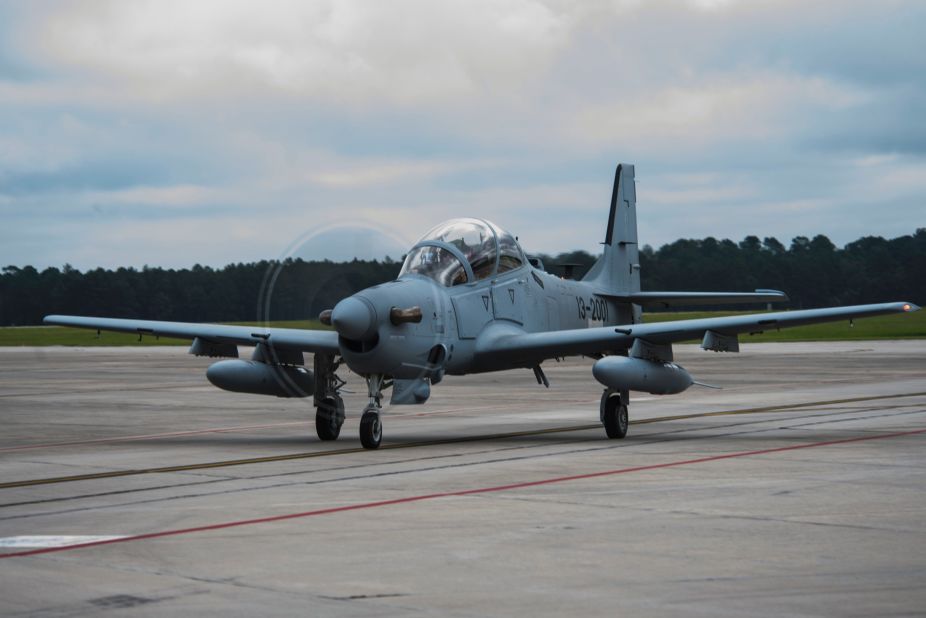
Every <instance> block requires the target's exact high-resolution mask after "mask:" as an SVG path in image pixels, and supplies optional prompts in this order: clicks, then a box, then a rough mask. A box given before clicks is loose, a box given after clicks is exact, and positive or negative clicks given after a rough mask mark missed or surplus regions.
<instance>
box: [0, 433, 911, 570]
mask: <svg viewBox="0 0 926 618" xmlns="http://www.w3.org/2000/svg"><path fill="white" fill-rule="evenodd" d="M922 433H926V429H916V430H912V431H898V432H895V433H887V434H879V435H874V436H860V437H857V438H845V439H843V440H827V441H825V442H811V443H809V444H793V445H791V446H780V447H776V448H767V449H759V450H755V451H739V452H736V453H727V454H726V455H711V456H709V457H699V458H697V459H684V460H680V461H668V462H664V463H658V464H649V465H645V466H634V467H631V468H618V469H616V470H603V471H601V472H589V473H586V474H575V475H572V476H558V477H553V478H547V479H541V480H538V481H525V482H520V483H511V484H508V485H495V486H492V487H480V488H476V489H461V490H458V491H446V492H438V493H432V494H422V495H418V496H406V497H404V498H394V499H392V500H379V501H376V502H361V503H359V504H350V505H347V506H335V507H330V508H326V509H317V510H314V511H304V512H301V513H288V514H285V515H272V516H270V517H259V518H257V519H243V520H239V521H229V522H224V523H219V524H209V525H206V526H196V527H194V528H179V529H177V530H164V531H161V532H148V533H146V534H136V535H134V536H126V537H122V538H119V539H111V540H108V541H92V542H90V543H77V544H74V545H64V546H61V547H44V548H41V549H30V550H27V551H21V552H15V553H9V554H0V559H3V558H17V557H22V556H36V555H39V554H50V553H56V552H61V551H70V550H72V549H80V548H83V547H96V546H99V545H111V544H113V543H128V542H130V541H143V540H145V539H157V538H161V537H166V536H177V535H181V534H192V533H194V532H207V531H210V530H221V529H223V528H237V527H238V526H251V525H255V524H266V523H270V522H275V521H284V520H287V519H300V518H303V517H315V516H317V515H330V514H332V513H345V512H347V511H359V510H363V509H375V508H380V507H384V506H394V505H397V504H407V503H410V502H423V501H425V500H434V499H437V498H451V497H454V496H470V495H474V494H486V493H492V492H497V491H512V490H515V489H524V488H526V487H537V486H540V485H552V484H554V483H566V482H569V481H580V480H586V479H594V478H601V477H605V476H615V475H618V474H629V473H631V472H644V471H647V470H659V469H662V468H675V467H679V466H690V465H694V464H701V463H709V462H712V461H722V460H724V459H735V458H738V457H752V456H756V455H769V454H772V453H784V452H787V451H796V450H800V449H807V448H816V447H820V446H834V445H837V444H851V443H853V442H866V441H869V440H884V439H886V438H899V437H902V436H913V435H917V434H922Z"/></svg>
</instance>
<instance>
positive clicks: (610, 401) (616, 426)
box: [601, 391, 630, 440]
mask: <svg viewBox="0 0 926 618" xmlns="http://www.w3.org/2000/svg"><path fill="white" fill-rule="evenodd" d="M601 422H602V423H603V424H604V430H605V433H607V434H608V437H609V438H611V439H612V440H614V439H620V438H623V437H624V436H626V435H627V427H628V426H629V425H630V415H629V414H628V412H627V405H626V404H625V403H624V402H623V401H622V400H621V395H620V393H614V392H611V391H605V393H604V395H602V396H601Z"/></svg>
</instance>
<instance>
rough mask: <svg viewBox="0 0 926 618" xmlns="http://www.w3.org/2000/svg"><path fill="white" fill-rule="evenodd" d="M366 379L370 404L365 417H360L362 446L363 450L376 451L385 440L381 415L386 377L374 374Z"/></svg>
mask: <svg viewBox="0 0 926 618" xmlns="http://www.w3.org/2000/svg"><path fill="white" fill-rule="evenodd" d="M366 378H367V393H368V394H369V395H370V403H368V404H367V407H365V408H364V409H363V416H361V417H360V444H362V445H363V448H369V449H374V448H379V445H380V443H381V442H382V440H383V422H382V419H381V418H380V413H381V412H382V403H381V401H382V398H383V386H384V384H383V381H384V376H383V375H382V374H381V373H374V374H371V375H368V376H366Z"/></svg>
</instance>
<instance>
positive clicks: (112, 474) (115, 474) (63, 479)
mask: <svg viewBox="0 0 926 618" xmlns="http://www.w3.org/2000/svg"><path fill="white" fill-rule="evenodd" d="M923 395H926V392H916V393H895V394H891V395H871V396H867V397H852V398H848V399H830V400H826V401H812V402H804V403H798V404H785V405H777V406H764V407H759V408H742V409H739V410H720V411H717V412H694V413H692V414H677V415H672V416H660V417H656V418H645V419H637V420H633V421H630V424H631V425H648V424H652V423H661V422H669V421H679V420H688V419H695V418H710V417H718V416H736V415H741V414H760V413H763V412H787V411H791V410H799V409H801V408H807V407H815V406H823V405H834V404H840V403H855V402H860V401H875V400H881V399H898V398H904V397H918V396H923ZM600 426H601V424H600V423H593V424H587V425H573V426H567V427H549V428H546V429H533V430H525V431H512V432H506V433H495V434H481V435H474V436H462V437H454V438H444V439H438V440H426V441H421V442H406V443H402V444H384V445H383V446H381V447H380V449H379V450H397V449H406V448H420V447H427V446H441V445H444V444H463V443H467V442H480V441H483V440H499V439H506V438H519V437H529V436H539V435H545V434H551V433H566V432H572V431H585V430H590V429H597V428H599V427H600ZM366 450H367V449H365V448H363V447H354V448H344V449H334V450H327V451H310V452H308V453H290V454H287V455H267V456H265V457H250V458H245V459H228V460H223V461H213V462H205V463H194V464H182V465H177V466H161V467H157V468H141V469H139V468H133V469H129V470H110V471H106V472H94V473H90V474H76V475H71V476H55V477H47V478H41V479H28V480H23V481H9V482H5V483H0V489H14V488H18V487H34V486H37V485H52V484H57V483H70V482H75V481H91V480H100V479H108V478H120V477H126V476H140V475H144V474H167V473H172V472H191V471H194V470H208V469H211V468H224V467H230V466H243V465H250V464H260V463H271V462H278V461H292V460H297V459H314V458H317V457H330V456H334V455H348V454H352V453H363V452H365V451H366Z"/></svg>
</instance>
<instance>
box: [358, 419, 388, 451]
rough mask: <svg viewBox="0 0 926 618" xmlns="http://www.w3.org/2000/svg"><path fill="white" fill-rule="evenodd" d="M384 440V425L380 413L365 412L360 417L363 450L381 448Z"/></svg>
mask: <svg viewBox="0 0 926 618" xmlns="http://www.w3.org/2000/svg"><path fill="white" fill-rule="evenodd" d="M382 440H383V423H382V421H381V420H380V418H379V411H377V410H365V411H364V413H363V416H361V417H360V444H362V445H363V448H369V449H375V448H379V445H380V443H381V442H382Z"/></svg>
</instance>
